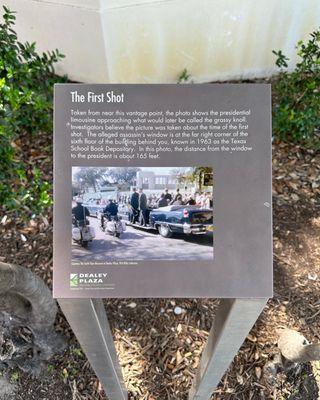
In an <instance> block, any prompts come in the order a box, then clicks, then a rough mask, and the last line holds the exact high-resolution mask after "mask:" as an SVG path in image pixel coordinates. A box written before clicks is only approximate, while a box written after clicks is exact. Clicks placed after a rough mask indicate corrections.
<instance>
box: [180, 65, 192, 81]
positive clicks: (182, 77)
mask: <svg viewBox="0 0 320 400" xmlns="http://www.w3.org/2000/svg"><path fill="white" fill-rule="evenodd" d="M190 77H191V74H189V72H188V70H187V68H185V69H184V70H183V71H182V72H181V73H180V75H179V76H178V83H188V82H189V81H190Z"/></svg>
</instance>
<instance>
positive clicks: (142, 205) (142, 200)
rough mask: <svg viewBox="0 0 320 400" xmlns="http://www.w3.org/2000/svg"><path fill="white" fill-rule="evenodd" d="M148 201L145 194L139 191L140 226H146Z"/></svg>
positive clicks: (141, 190)
mask: <svg viewBox="0 0 320 400" xmlns="http://www.w3.org/2000/svg"><path fill="white" fill-rule="evenodd" d="M147 205H148V200H147V196H146V195H145V193H143V189H142V188H140V189H139V210H140V212H141V225H143V226H147V208H148V206H147Z"/></svg>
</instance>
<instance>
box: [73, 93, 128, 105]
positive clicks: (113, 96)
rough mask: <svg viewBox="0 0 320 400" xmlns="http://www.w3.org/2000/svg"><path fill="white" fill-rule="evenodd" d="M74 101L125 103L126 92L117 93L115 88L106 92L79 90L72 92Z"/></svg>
mask: <svg viewBox="0 0 320 400" xmlns="http://www.w3.org/2000/svg"><path fill="white" fill-rule="evenodd" d="M70 95H71V101H72V103H85V102H88V103H123V102H124V94H123V93H120V94H119V93H115V92H114V91H113V90H112V91H110V92H106V93H94V92H87V94H86V95H85V94H80V93H78V91H77V90H75V91H74V92H70Z"/></svg>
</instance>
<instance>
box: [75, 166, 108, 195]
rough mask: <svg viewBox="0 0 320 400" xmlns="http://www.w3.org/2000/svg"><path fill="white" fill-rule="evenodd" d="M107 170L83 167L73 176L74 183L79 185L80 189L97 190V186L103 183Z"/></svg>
mask: <svg viewBox="0 0 320 400" xmlns="http://www.w3.org/2000/svg"><path fill="white" fill-rule="evenodd" d="M107 171H108V168H94V167H90V168H88V167H83V168H79V170H78V171H77V172H76V173H75V174H74V180H75V183H76V184H78V185H80V187H81V189H89V188H93V190H94V191H95V192H97V190H98V186H99V184H101V183H102V182H105V180H106V174H107Z"/></svg>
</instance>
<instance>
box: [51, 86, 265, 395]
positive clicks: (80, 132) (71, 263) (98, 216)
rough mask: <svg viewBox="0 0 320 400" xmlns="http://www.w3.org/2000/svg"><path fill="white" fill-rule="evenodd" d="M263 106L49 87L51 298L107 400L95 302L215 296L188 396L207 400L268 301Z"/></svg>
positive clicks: (254, 101)
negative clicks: (52, 93)
mask: <svg viewBox="0 0 320 400" xmlns="http://www.w3.org/2000/svg"><path fill="white" fill-rule="evenodd" d="M270 99H271V96H270V86H269V85H257V84H250V85H236V84H231V85H222V84H219V85H212V84H208V85H207V84H203V85H78V84H65V85H57V86H56V87H55V133H54V295H55V297H57V298H58V301H59V303H60V306H61V308H62V310H63V312H64V314H65V315H66V317H67V319H68V321H69V323H70V326H71V327H72V329H73V331H74V333H75V335H76V336H77V338H78V340H79V342H80V344H81V346H82V347H83V349H84V352H85V353H86V355H87V357H88V359H89V361H90V363H91V365H92V367H93V369H94V370H95V372H96V374H97V376H98V377H99V379H100V381H101V383H102V384H103V386H104V387H105V389H106V393H107V395H108V397H109V398H110V399H111V400H113V399H114V400H118V399H125V398H127V394H126V390H125V387H124V383H123V377H122V374H121V368H120V366H119V363H118V361H117V356H116V351H115V348H114V344H113V339H112V334H111V331H110V327H109V324H108V320H107V316H106V312H105V309H104V306H103V303H102V300H101V299H102V298H121V297H124V298H134V297H136V298H141V297H145V298H146V297H149V298H150V297H151V298H155V297H198V298H210V297H211V298H221V303H220V306H219V308H218V311H217V315H216V318H215V323H214V325H213V328H212V330H211V332H210V335H209V339H208V343H207V346H206V348H205V351H204V354H203V356H202V360H201V364H200V367H199V371H198V374H197V377H196V379H195V382H194V384H193V387H192V389H191V391H190V397H189V398H190V400H191V399H192V400H193V399H197V400H208V399H209V398H210V396H211V394H212V391H213V390H214V388H215V386H216V385H217V384H218V383H219V380H220V379H221V377H222V375H223V373H224V372H225V370H226V369H227V368H228V366H229V364H230V363H231V361H232V359H233V357H234V356H235V354H236V352H237V351H238V349H239V347H240V346H241V344H242V342H243V341H244V339H245V337H246V335H247V334H248V332H249V330H250V329H251V327H252V326H253V324H254V323H255V321H256V319H257V318H258V316H259V314H260V313H261V311H262V309H263V307H264V305H265V304H266V301H267V299H268V298H269V297H271V296H272V286H273V283H272V223H271V216H272V212H271V118H270V115H271V111H270V109H271V108H270ZM186 237H188V238H189V240H187V241H186V240H185V238H186Z"/></svg>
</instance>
